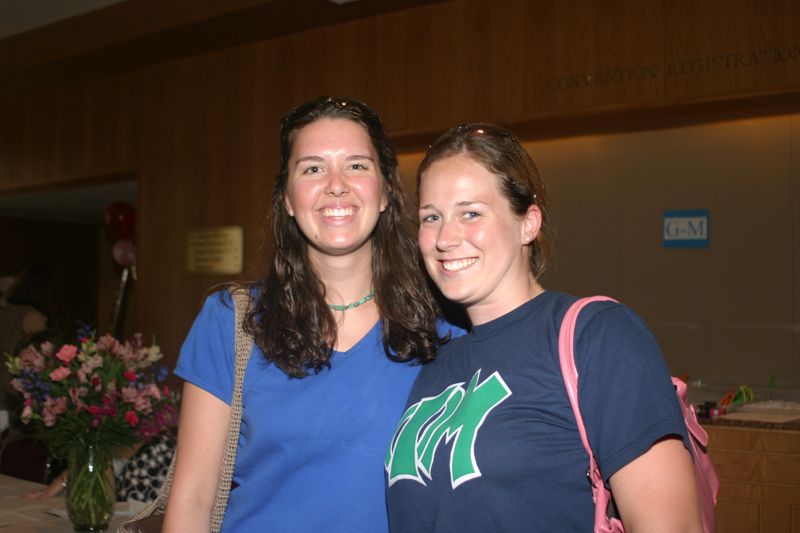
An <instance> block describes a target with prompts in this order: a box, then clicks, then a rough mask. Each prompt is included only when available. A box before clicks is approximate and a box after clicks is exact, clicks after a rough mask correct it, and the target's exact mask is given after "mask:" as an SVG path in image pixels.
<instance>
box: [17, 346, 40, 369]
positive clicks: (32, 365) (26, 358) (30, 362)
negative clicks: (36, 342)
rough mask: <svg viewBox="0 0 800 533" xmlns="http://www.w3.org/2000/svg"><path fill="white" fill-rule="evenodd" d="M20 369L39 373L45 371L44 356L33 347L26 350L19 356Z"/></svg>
mask: <svg viewBox="0 0 800 533" xmlns="http://www.w3.org/2000/svg"><path fill="white" fill-rule="evenodd" d="M19 366H20V368H27V369H30V370H34V371H36V372H39V371H40V370H44V367H45V362H44V356H43V355H42V354H40V353H39V351H38V350H36V348H34V347H33V346H28V347H27V348H25V349H24V350H23V351H22V353H21V354H20V356H19Z"/></svg>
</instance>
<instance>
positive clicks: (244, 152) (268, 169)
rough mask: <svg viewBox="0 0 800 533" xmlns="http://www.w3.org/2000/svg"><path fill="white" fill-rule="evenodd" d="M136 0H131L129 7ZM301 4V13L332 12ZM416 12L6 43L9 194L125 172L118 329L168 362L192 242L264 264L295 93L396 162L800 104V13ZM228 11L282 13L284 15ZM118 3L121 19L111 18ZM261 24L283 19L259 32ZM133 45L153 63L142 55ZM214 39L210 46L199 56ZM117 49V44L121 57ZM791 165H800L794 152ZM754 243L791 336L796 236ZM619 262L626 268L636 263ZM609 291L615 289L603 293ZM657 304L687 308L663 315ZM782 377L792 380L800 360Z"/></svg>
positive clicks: (788, 7) (718, 5)
mask: <svg viewBox="0 0 800 533" xmlns="http://www.w3.org/2000/svg"><path fill="white" fill-rule="evenodd" d="M129 3H130V4H131V5H132V6H134V7H136V6H140V5H141V4H142V2H137V1H132V2H123V5H124V4H129ZM301 3H302V4H304V5H306V8H308V9H311V8H314V5H317V4H319V5H322V4H326V5H329V3H328V2H318V3H317V4H314V2H311V1H307V2H301ZM367 3H368V4H369V2H367ZM400 3H402V2H400ZM411 3H413V4H420V5H417V6H413V7H408V8H406V9H399V10H396V11H391V12H386V13H382V14H367V16H363V17H361V18H351V19H349V20H346V21H344V22H338V23H336V24H332V25H322V24H323V22H320V21H316V22H315V23H314V24H313V25H312V26H313V27H312V28H311V29H307V30H302V31H293V28H291V27H289V28H288V29H287V28H284V29H283V30H281V31H276V34H275V36H273V37H270V38H268V39H265V40H261V41H257V42H250V43H248V44H239V45H237V46H232V44H236V40H235V39H234V38H233V37H230V38H228V39H227V40H225V39H221V38H220V37H219V36H214V34H213V32H209V31H208V27H211V28H213V25H211V26H208V24H212V23H211V22H206V25H207V26H205V28H206V29H205V30H204V33H203V32H199V33H191V32H188V31H187V32H184V33H183V34H181V33H180V32H178V33H176V35H178V36H180V35H183V36H184V37H186V39H189V38H198V39H199V38H201V37H202V36H205V37H202V38H204V39H206V41H204V42H205V44H206V46H204V43H203V42H178V41H177V40H176V39H173V40H170V39H169V38H167V37H164V35H165V34H166V33H165V32H166V31H167V30H166V29H165V28H162V27H160V26H159V25H157V24H156V25H154V26H153V27H152V28H150V29H149V30H148V31H150V32H151V33H149V34H147V35H144V34H142V33H141V32H140V33H138V34H136V35H130V36H128V38H129V41H127V42H126V43H123V44H120V43H119V42H116V41H114V39H113V38H112V37H113V36H114V35H115V34H114V33H113V32H111V33H109V28H108V27H99V26H98V27H97V28H95V27H93V26H91V25H88V23H86V19H84V22H80V20H78V21H77V22H74V23H73V24H75V25H77V26H72V27H70V26H64V27H62V26H59V27H58V28H57V30H58V32H55V33H57V37H54V36H52V35H50V34H48V33H43V34H37V35H34V36H29V37H26V39H23V40H21V41H13V42H11V41H0V64H5V65H9V68H11V67H13V69H11V70H10V71H9V72H11V74H8V73H6V75H5V76H4V77H3V76H2V75H0V77H2V79H3V80H4V85H5V88H4V89H0V95H2V97H3V100H2V102H1V103H0V194H13V193H15V192H19V191H25V190H36V189H39V188H46V187H50V186H64V185H65V184H70V183H83V182H85V181H86V180H103V179H104V177H115V176H117V177H118V176H120V175H130V176H136V178H137V179H138V183H139V191H140V198H139V213H138V215H139V219H138V220H139V224H138V271H139V280H138V281H137V282H136V284H135V287H134V296H133V301H132V304H133V305H132V307H131V309H130V311H129V313H130V314H129V317H128V330H129V331H133V330H136V331H142V332H143V333H145V334H146V335H149V334H156V335H157V336H158V339H159V341H160V343H161V344H162V347H163V348H164V351H165V353H166V354H167V357H168V358H169V359H170V360H174V358H175V357H176V356H177V351H178V348H179V346H180V343H181V341H182V339H183V337H184V336H185V334H186V332H187V329H188V327H189V325H190V324H191V321H192V318H193V316H194V315H195V313H196V312H197V310H198V308H199V305H200V303H201V300H202V297H203V295H204V294H205V293H206V291H207V290H208V289H209V287H211V286H213V285H214V284H216V283H218V282H221V281H224V278H219V277H214V276H206V275H194V274H189V273H187V272H186V269H185V247H186V234H187V232H188V231H190V230H191V229H193V228H197V227H206V226H216V225H242V226H244V228H245V250H246V252H245V254H246V265H247V266H246V272H245V274H244V277H252V276H256V275H257V274H258V272H260V271H261V269H262V267H263V250H264V247H265V245H264V244H263V242H264V241H263V232H262V228H263V222H264V218H265V216H266V206H267V203H268V198H269V194H270V191H271V187H272V182H273V176H274V175H275V174H276V173H277V170H278V162H277V130H278V128H277V127H278V121H279V118H280V117H281V116H282V115H283V114H284V113H285V112H286V111H287V110H288V109H289V108H290V107H291V106H293V105H294V104H296V103H298V102H300V101H302V100H304V99H306V98H309V97H312V96H317V95H319V94H326V93H327V94H334V95H352V96H355V97H357V98H361V99H364V100H365V101H367V102H368V103H370V104H371V105H372V106H373V107H374V108H375V109H376V110H378V112H379V113H380V114H381V116H382V117H383V119H384V121H385V123H386V125H387V127H388V129H389V130H390V131H391V133H392V135H393V137H394V138H396V139H397V141H398V144H399V146H400V147H401V149H402V150H403V151H404V152H407V153H413V152H416V151H418V150H420V149H421V148H424V146H425V145H426V144H427V143H429V142H430V141H431V140H432V139H433V138H434V137H435V135H436V134H437V133H439V132H440V131H441V130H443V129H445V128H447V127H449V126H452V125H454V124H456V123H459V122H464V121H474V120H482V121H492V122H499V123H502V124H506V125H509V126H512V127H513V128H514V129H515V130H516V131H517V132H519V133H520V134H521V135H522V136H523V137H524V138H526V139H530V140H535V139H547V138H552V137H563V136H567V135H579V134H587V133H602V132H615V133H619V132H624V131H628V130H642V129H652V128H664V127H668V126H681V125H687V124H694V123H698V122H705V121H712V120H718V119H730V118H737V117H742V116H751V117H752V116H765V115H773V114H786V113H795V112H797V111H798V110H800V24H797V21H798V20H800V2H797V1H796V0H763V1H761V0H759V1H755V0H609V1H599V0H595V1H590V0H575V1H571V2H561V1H557V0H530V1H526V0H452V1H444V2H433V3H424V2H411ZM179 4H180V5H184V4H185V2H183V3H179ZM193 4H195V5H199V4H202V5H204V6H206V7H208V6H207V4H208V5H211V4H213V2H199V4H198V3H197V2H195V3H193ZM235 4H236V5H237V6H244V5H245V4H246V5H248V6H250V7H252V6H256V7H258V4H265V5H266V4H271V7H270V9H277V8H278V7H280V5H281V2H258V1H251V2H245V1H244V0H241V1H239V2H235ZM272 4H274V5H272ZM355 4H359V3H354V4H353V5H355ZM394 4H398V2H395V3H394ZM276 6H277V7H276ZM184 7H186V6H184ZM122 9H123V8H118V9H117V11H115V13H116V14H117V15H118V16H120V15H119V12H120V11H122ZM187 9H188V8H187ZM196 9H197V12H205V11H204V9H201V8H200V7H196ZM265 9H266V8H265ZM320 9H322V8H320ZM325 9H330V8H329V7H325ZM349 9H355V8H349ZM218 15H220V16H221V17H222V14H218ZM131 17H132V15H131ZM171 17H172V18H169V20H173V21H174V20H179V19H181V17H180V16H179V14H173V15H171ZM130 19H131V20H137V19H136V18H135V17H133V18H130ZM220 20H222V18H221V19H220ZM226 20H227V19H226ZM221 24H222V22H221ZM226 24H230V22H227V23H226ZM251 24H252V23H251ZM270 24H278V23H277V22H274V21H270V20H264V21H263V25H265V26H269V25H270ZM290 26H291V25H290ZM71 28H72V29H71ZM76 28H77V29H76ZM70 31H74V32H78V31H80V32H82V34H84V39H85V41H84V42H90V43H91V42H96V43H103V46H104V47H106V48H104V49H105V50H106V52H105V53H104V52H103V51H102V50H99V51H92V50H88V51H87V50H86V49H85V48H86V46H84V47H83V48H82V47H81V46H78V45H75V46H74V47H73V48H74V49H73V50H72V51H71V53H73V56H72V57H67V58H63V57H61V56H63V55H66V54H67V51H65V52H63V53H62V54H58V53H57V52H55V51H54V50H53V47H56V46H58V43H59V42H64V39H65V37H64V35H65V32H66V35H69V32H70ZM220 31H221V32H222V31H223V30H220ZM91 32H97V33H96V34H94V35H93V34H92V33H91ZM157 32H161V33H157ZM52 33H53V32H51V34H52ZM87 33H88V36H86V34H87ZM224 33H225V34H226V35H229V34H235V28H234V31H232V30H231V28H230V27H229V26H225V28H224ZM154 35H155V37H153V36H154ZM197 35H200V36H201V37H197ZM148 36H149V40H148ZM93 38H94V40H92V39H93ZM215 39H216V40H215ZM184 41H185V39H184ZM240 42H241V41H240ZM136 43H140V44H141V50H142V54H143V56H142V57H144V55H146V56H147V57H146V58H144V59H143V58H142V57H139V58H138V59H137V58H136V57H135V55H136V51H137V46H136ZM148 43H149V44H148ZM154 43H155V44H160V45H161V46H162V47H169V46H175V47H176V48H175V50H177V49H180V51H181V53H180V54H179V53H178V52H176V51H174V50H172V49H164V50H160V52H161V55H159V54H158V53H156V52H158V51H154V50H153V46H154ZM170 43H171V44H170ZM208 43H212V44H218V46H219V49H217V50H206V49H207V48H209V47H210V46H209V45H208ZM23 45H24V46H23ZM37 47H38V48H37ZM37 50H38V51H37ZM108 50H112V51H119V54H118V62H117V60H116V59H115V56H114V55H113V54H111V53H109V52H108ZM198 50H201V51H202V52H199V53H194V52H195V51H198ZM37 54H40V55H41V56H42V57H44V58H46V60H45V59H42V60H41V61H40V60H37V57H39V56H37ZM81 54H83V55H81ZM148 54H149V55H148ZM179 56H180V57H179ZM159 58H160V59H159ZM20 65H21V66H20ZM15 69H16V70H15ZM792 127H793V128H795V130H794V131H795V132H796V131H797V126H796V125H795V126H792ZM579 157H580V154H575V158H576V159H578V158H579ZM792 157H794V160H793V161H794V163H793V164H794V165H797V164H798V163H797V157H798V156H797V155H794V156H792ZM411 159H413V157H412V158H411ZM109 179H110V178H109ZM586 179H587V180H590V179H592V177H591V176H587V177H586ZM648 179H650V178H649V177H648V176H647V175H642V176H641V180H642V181H641V182H640V183H636V184H633V185H635V186H632V187H630V188H627V189H625V188H623V189H620V190H623V191H625V190H630V191H636V194H640V193H645V192H646V190H647V186H646V185H644V184H646V183H647V180H648ZM659 179H667V178H666V177H660V178H659ZM697 179H698V180H701V181H702V180H703V176H698V178H697ZM764 179H768V176H765V177H764ZM712 185H713V184H712ZM795 185H797V184H796V182H795ZM578 186H580V185H579V184H578ZM625 194H627V193H625ZM631 194H633V193H631ZM571 198H573V197H570V196H565V201H567V199H571ZM574 198H575V200H576V201H577V200H578V199H579V198H580V195H577V196H574ZM634 200H635V199H634V198H632V197H631V201H634ZM761 200H762V201H760V202H759V203H758V204H757V207H752V208H751V207H748V206H749V205H750V204H749V203H748V202H747V199H746V198H745V199H744V200H742V202H743V204H742V209H743V210H745V211H747V212H748V216H755V217H758V216H763V215H768V214H769V210H770V209H771V203H772V201H773V200H774V202H786V201H788V202H790V204H791V205H790V207H789V208H788V209H793V210H794V211H793V212H795V213H796V212H798V211H800V207H799V206H800V202H798V200H797V195H796V194H795V195H794V197H791V198H789V199H787V198H786V197H785V196H784V195H783V194H782V193H776V197H775V198H766V199H761ZM584 201H587V202H590V201H592V199H590V198H587V199H585V200H584ZM756 209H758V211H754V210H756ZM762 210H763V211H762ZM567 212H568V213H570V215H569V216H570V217H572V218H569V219H567V220H565V224H567V225H570V226H572V227H579V226H581V225H585V226H587V227H590V225H591V224H592V220H589V219H587V217H586V216H585V215H584V214H582V213H581V211H580V210H579V209H572V210H566V211H565V213H567ZM565 216H566V215H565ZM795 227H797V223H795ZM796 233H800V231H796ZM764 238H765V239H772V238H780V239H781V241H780V246H781V247H782V249H783V250H788V252H785V253H782V254H781V255H780V257H748V255H747V250H748V249H749V248H750V245H749V244H743V245H742V247H743V253H742V256H743V257H742V260H743V261H752V262H753V267H752V269H751V271H750V279H749V280H748V283H754V284H758V283H759V282H760V280H762V279H765V278H768V277H769V276H770V272H771V268H770V264H771V263H772V262H773V261H777V260H784V259H785V257H790V258H792V259H791V260H793V261H794V265H795V267H794V270H793V271H792V274H791V276H790V282H791V284H792V285H793V287H786V291H788V293H789V294H792V297H791V309H790V317H791V318H790V320H791V322H790V324H793V325H794V327H797V326H798V320H800V296H798V295H799V294H800V292H798V290H797V289H796V287H797V286H798V268H796V265H797V264H798V263H797V261H798V257H800V253H799V252H798V237H797V235H794V236H791V235H790V236H788V237H785V238H784V237H783V236H780V237H779V236H774V235H773V236H764ZM0 239H5V237H0ZM585 245H586V246H587V247H591V246H592V243H591V242H586V244H585ZM627 253H630V254H631V256H634V257H635V255H636V253H637V251H636V250H635V249H630V250H628V251H627ZM709 253H711V254H714V253H716V251H715V250H714V249H713V248H712V249H711V251H710V252H709ZM581 268H584V269H586V271H587V272H588V271H589V270H590V269H592V268H593V266H592V265H583V266H582V267H579V268H578V267H576V268H572V269H570V271H569V272H570V276H572V277H573V279H572V280H570V279H559V280H558V285H559V286H564V287H566V288H569V287H570V286H571V285H572V286H578V287H581V288H583V286H582V285H580V283H575V284H572V283H571V281H576V282H578V281H579V279H580V278H581V277H582V270H581ZM654 268H655V271H654V272H653V273H652V274H653V277H654V280H653V283H654V284H657V283H658V281H657V280H658V278H659V277H663V276H668V275H669V271H668V270H667V269H668V268H669V267H668V265H664V266H663V269H661V270H659V268H660V267H659V266H658V265H656V266H654ZM609 275H614V274H609ZM711 275H713V273H712V274H711ZM617 282H619V283H622V280H618V279H614V280H611V281H609V285H613V283H617ZM736 282H738V280H737V281H736ZM734 289H735V287H731V288H730V290H734ZM663 297H664V298H667V299H669V298H670V295H669V294H666V295H663ZM715 297H717V299H718V300H719V301H716V300H715V302H716V303H715V304H714V305H706V306H704V310H705V311H704V313H705V314H704V315H703V317H702V319H703V320H705V321H709V322H714V321H716V320H718V315H719V313H720V312H722V310H725V309H728V308H729V307H730V305H731V304H730V301H731V298H730V293H729V292H728V291H725V292H724V293H721V294H718V295H716V296H715ZM662 304H663V302H659V301H654V300H647V299H643V302H642V305H640V306H638V307H637V308H638V309H639V310H640V311H641V312H642V313H643V314H644V315H645V316H646V317H652V316H660V315H659V310H660V309H662V307H663V305H662ZM736 305H737V306H740V307H742V308H747V307H748V306H749V305H750V302H748V301H747V300H746V299H742V298H739V299H737V300H736ZM666 308H669V309H678V308H679V306H678V305H676V303H675V302H669V305H667V306H666ZM672 318H675V317H666V318H664V320H665V321H666V322H669V321H670V320H671V319H672ZM677 320H678V319H677V318H675V321H677ZM660 334H664V335H670V333H669V331H668V330H664V332H660ZM794 339H795V340H794V341H793V344H792V343H790V345H789V348H788V350H790V353H789V355H788V357H790V358H793V360H795V361H796V360H797V359H798V357H800V353H799V352H800V344H798V342H797V340H796V339H797V335H795V336H794ZM661 340H662V342H665V343H667V344H670V343H672V344H676V341H674V339H670V338H664V339H661ZM677 344H680V342H678V343H677ZM785 371H786V375H787V376H788V379H789V380H790V381H794V382H796V383H800V369H798V368H797V365H796V364H795V366H794V367H792V368H786V369H785Z"/></svg>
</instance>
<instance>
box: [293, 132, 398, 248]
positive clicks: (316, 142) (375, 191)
mask: <svg viewBox="0 0 800 533" xmlns="http://www.w3.org/2000/svg"><path fill="white" fill-rule="evenodd" d="M287 170H288V181H287V187H286V194H285V195H284V204H285V207H286V211H287V213H288V214H289V216H291V217H294V219H295V221H296V222H297V225H298V227H299V228H300V231H302V233H303V235H304V236H305V238H306V241H307V243H308V246H309V256H310V257H319V256H320V255H325V256H343V255H347V254H350V253H353V252H356V251H361V252H366V253H371V249H370V247H369V246H368V245H369V242H370V238H371V236H372V232H373V230H374V229H375V225H376V224H377V222H378V218H379V217H380V214H381V212H382V211H383V210H384V209H385V207H386V198H385V195H384V193H383V182H384V179H383V176H382V175H381V171H380V165H379V161H378V155H377V153H376V151H375V147H374V146H373V144H372V141H371V140H370V137H369V135H368V134H367V131H366V129H365V128H364V127H363V126H361V125H360V124H358V123H356V122H354V121H352V120H348V119H328V118H323V119H320V120H317V121H315V122H312V123H311V124H308V125H307V126H305V127H303V128H302V129H300V130H299V131H298V132H297V134H296V137H295V139H294V142H293V144H292V152H291V156H290V158H289V161H288V169H287Z"/></svg>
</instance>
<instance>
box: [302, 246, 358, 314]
mask: <svg viewBox="0 0 800 533" xmlns="http://www.w3.org/2000/svg"><path fill="white" fill-rule="evenodd" d="M366 251H367V252H368V253H362V252H361V251H357V252H354V253H351V254H347V255H344V256H329V255H324V256H323V255H319V256H311V263H312V265H313V266H314V269H315V270H316V272H317V275H318V276H319V278H320V280H321V281H322V284H323V285H324V286H325V292H326V295H327V296H326V299H327V301H328V303H330V304H337V305H342V304H345V305H346V304H350V303H352V302H355V301H358V300H359V299H361V298H363V297H364V296H365V295H367V294H369V292H370V291H371V290H372V289H373V287H372V250H371V249H370V248H368V247H367V250H366ZM309 255H311V254H309Z"/></svg>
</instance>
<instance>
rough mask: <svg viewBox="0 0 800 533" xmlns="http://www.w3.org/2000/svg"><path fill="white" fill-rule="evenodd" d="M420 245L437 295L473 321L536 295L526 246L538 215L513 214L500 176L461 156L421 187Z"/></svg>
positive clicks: (532, 210)
mask: <svg viewBox="0 0 800 533" xmlns="http://www.w3.org/2000/svg"><path fill="white" fill-rule="evenodd" d="M419 198H420V209H419V220H420V227H419V247H420V250H421V252H422V256H423V259H424V261H425V267H426V269H427V270H428V273H429V274H430V275H431V277H432V278H433V281H434V282H435V283H436V285H437V286H438V287H439V289H440V290H441V291H442V293H443V294H444V295H445V296H446V297H447V298H449V299H450V300H453V301H454V302H457V303H460V304H462V305H464V306H465V308H466V310H467V313H468V314H469V316H470V319H471V320H472V323H473V324H476V325H477V324H482V323H484V322H488V321H489V320H493V319H495V318H498V317H500V316H502V315H503V314H505V313H507V312H508V311H511V310H512V309H514V308H516V307H518V306H519V305H522V304H523V303H524V302H526V301H528V300H529V299H530V298H532V297H533V296H535V295H536V294H537V293H538V292H541V287H539V285H538V283H537V282H536V280H535V279H534V278H533V275H532V274H531V267H530V262H529V260H528V257H529V255H528V247H529V245H530V243H531V242H532V241H533V239H535V238H536V235H537V233H538V231H539V226H540V224H541V213H540V211H539V208H538V207H537V206H535V205H531V206H530V207H529V208H528V211H527V213H526V214H525V215H524V216H521V217H520V216H517V215H515V214H514V213H513V212H512V211H511V207H510V205H509V201H508V199H507V198H506V197H505V195H504V194H503V193H502V192H501V190H500V186H499V179H498V177H497V176H495V175H494V174H492V173H491V172H489V171H488V170H487V169H486V168H484V166H483V165H481V164H480V163H478V162H477V161H475V160H474V159H471V158H470V157H468V156H466V155H464V154H459V155H456V156H452V157H447V158H444V159H440V160H438V161H436V162H435V163H433V164H432V165H431V166H430V167H429V168H428V169H427V170H426V171H425V173H424V175H423V176H422V179H421V181H420V186H419Z"/></svg>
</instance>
